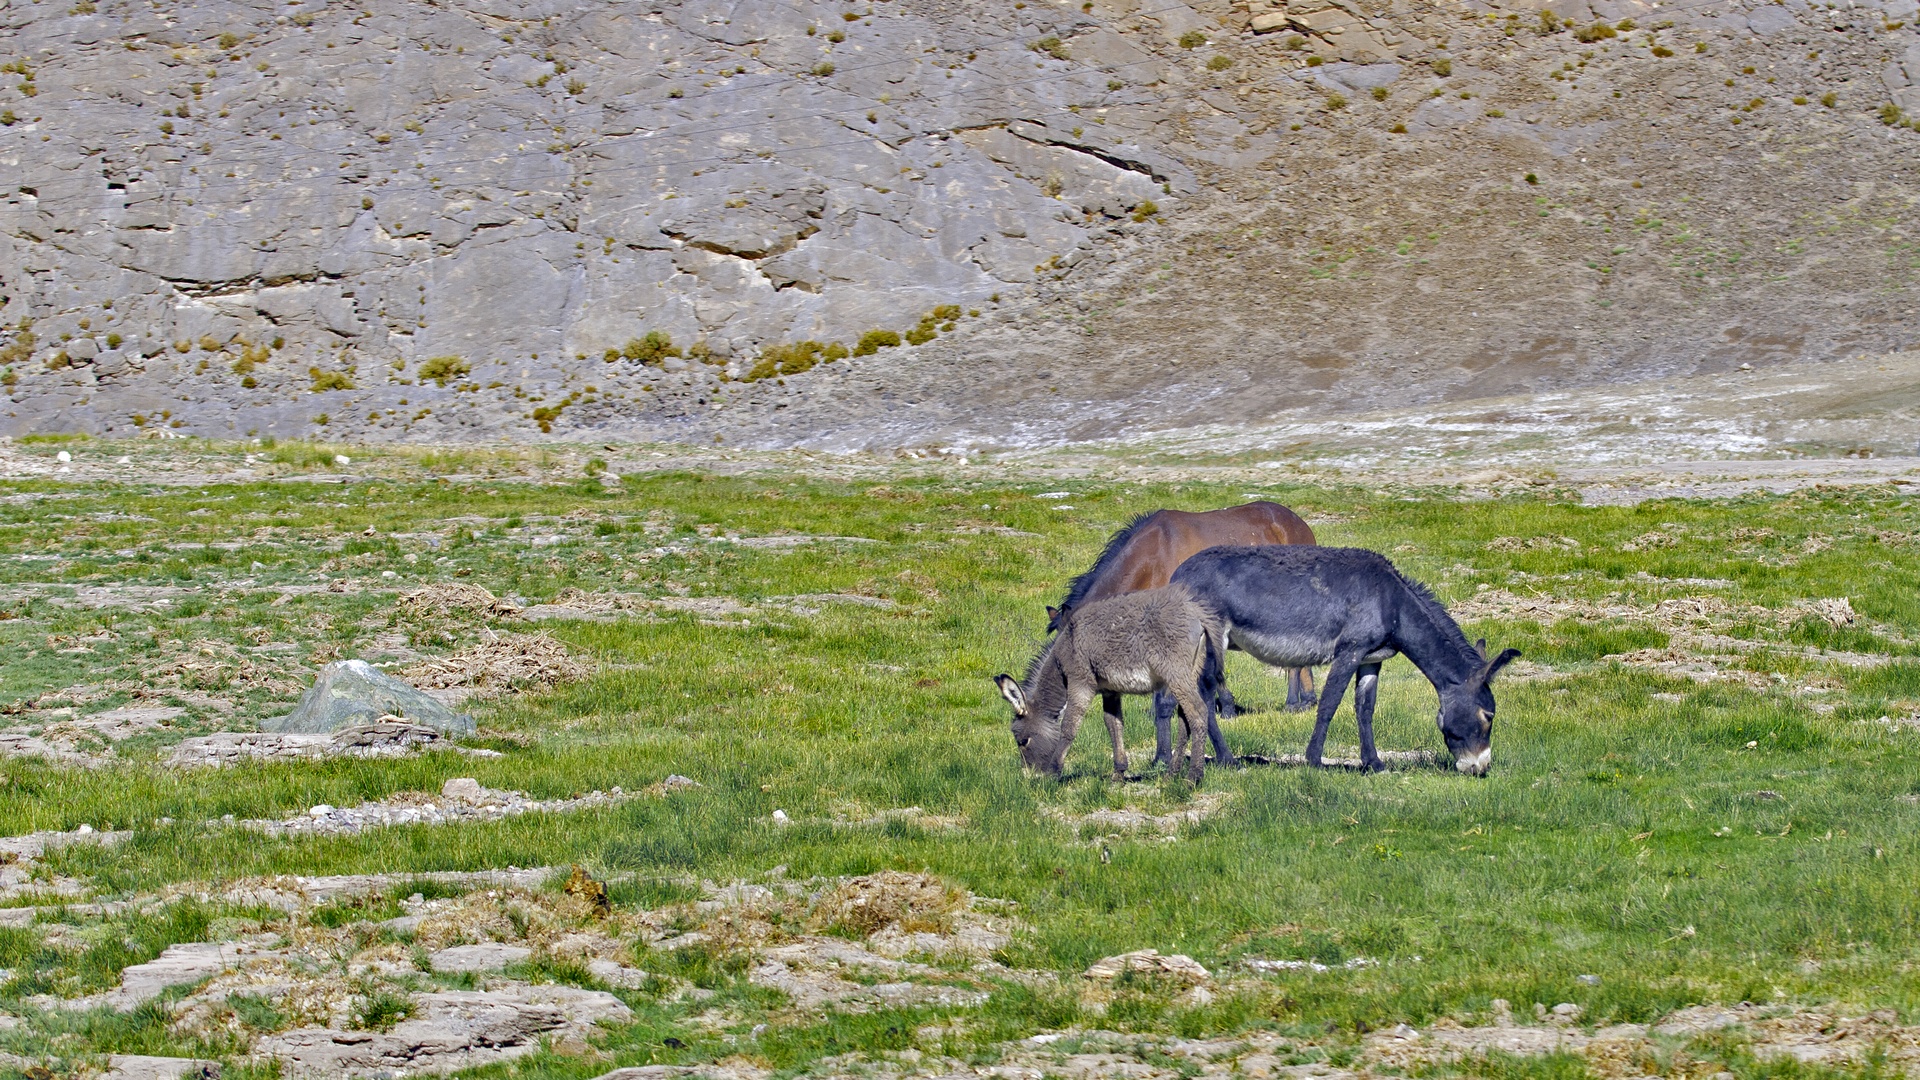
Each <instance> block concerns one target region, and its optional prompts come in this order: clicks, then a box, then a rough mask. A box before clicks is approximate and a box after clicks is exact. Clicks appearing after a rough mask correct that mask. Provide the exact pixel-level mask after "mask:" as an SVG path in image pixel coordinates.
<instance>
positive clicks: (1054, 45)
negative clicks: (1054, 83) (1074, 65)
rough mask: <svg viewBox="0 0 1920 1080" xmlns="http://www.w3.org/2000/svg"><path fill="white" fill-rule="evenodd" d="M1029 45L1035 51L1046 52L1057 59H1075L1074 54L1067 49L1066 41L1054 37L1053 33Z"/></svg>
mask: <svg viewBox="0 0 1920 1080" xmlns="http://www.w3.org/2000/svg"><path fill="white" fill-rule="evenodd" d="M1027 47H1028V48H1030V49H1032V50H1033V51H1034V52H1037V53H1045V54H1047V55H1048V56H1051V57H1053V58H1054V59H1055V60H1071V59H1073V55H1072V54H1071V53H1069V52H1068V51H1067V46H1066V43H1065V42H1062V41H1061V40H1060V39H1059V38H1057V37H1054V36H1053V35H1051V34H1049V35H1047V36H1046V37H1043V38H1041V39H1040V40H1039V41H1036V42H1034V43H1033V44H1032V45H1029V46H1027Z"/></svg>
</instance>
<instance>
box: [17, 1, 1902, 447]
mask: <svg viewBox="0 0 1920 1080" xmlns="http://www.w3.org/2000/svg"><path fill="white" fill-rule="evenodd" d="M68 3H69V0H41V2H35V0H0V62H4V63H5V64H6V70H7V72H8V73H9V74H8V75H7V76H6V79H5V82H4V84H3V85H0V125H4V126H0V190H4V197H5V198H6V204H5V205H4V206H0V317H3V318H4V320H5V323H6V326H7V328H8V330H7V336H6V337H5V339H4V342H3V343H0V350H3V351H4V357H3V359H4V360H5V361H6V362H7V363H8V365H9V366H8V368H7V370H6V373H5V374H4V375H0V381H4V382H5V383H6V385H7V389H9V390H10V392H11V394H10V398H11V400H10V401H8V402H5V403H4V409H0V412H3V413H4V415H3V416H0V421H3V423H0V431H11V432H13V433H16V434H17V433H22V432H28V431H38V430H55V429H59V430H68V429H82V430H93V431H111V432H114V433H125V432H127V431H130V430H132V429H133V428H144V429H146V430H150V431H163V432H169V433H178V434H197V435H208V436H215V437H231V436H240V435H247V434H257V435H268V434H272V435H281V436H285V435H316V434H325V435H327V436H329V437H334V438H373V439H382V438H422V439H479V438H491V437H499V436H505V437H513V438H525V439H533V438H542V437H569V438H613V437H621V438H630V437H649V438H670V439H685V440H697V441H701V442H708V441H713V440H724V441H726V442H729V443H747V444H766V445H772V444H791V443H800V444H808V445H822V446H831V447H836V448H853V447H879V446H890V447H911V446H932V447H941V446H963V447H964V446H972V445H976V444H981V445H987V444H1001V445H1004V444H1013V443H1023V442H1044V441H1054V440H1059V439H1063V438H1092V437H1101V436H1106V435H1114V434H1120V433H1123V432H1126V431H1130V430H1139V429H1141V428H1168V427H1184V426H1192V425H1195V424H1206V423H1228V424H1238V423H1245V422H1249V421H1272V420H1274V419H1276V418H1284V417H1286V416H1288V415H1293V414H1295V413H1303V412H1310V413H1314V414H1320V413H1324V412H1326V411H1328V410H1343V409H1353V408H1360V407H1377V406H1379V405H1381V404H1382V403H1389V402H1390V403H1395V404H1405V403H1409V402H1420V401H1444V400H1447V399H1458V398H1471V397H1480V396H1488V395H1493V394H1500V393H1512V392H1516V391H1532V392H1540V391H1546V390H1551V389H1554V388H1558V387H1564V386H1574V385H1581V384H1591V383H1595V382H1604V381H1610V380H1619V379H1624V378H1636V379H1645V378H1648V377H1657V376H1660V375H1664V374H1686V375H1699V374H1703V373H1711V372H1713V371H1717V370H1730V369H1733V368H1737V367H1739V366H1740V365H1742V364H1746V365H1752V366H1756V367H1763V366H1768V365H1776V364H1783V363H1806V362H1818V361H1823V360H1828V359H1833V358H1838V357H1843V356H1853V355H1856V354H1859V353H1861V352H1877V351H1885V350H1890V349H1897V348H1902V347H1904V346H1906V345H1908V344H1910V343H1911V342H1912V341H1913V339H1914V337H1915V336H1916V335H1915V327H1916V326H1920V319H1917V317H1916V311H1915V304H1914V299H1915V292H1914V284H1915V275H1916V274H1917V273H1920V235H1916V228H1915V225H1914V211H1915V199H1916V196H1917V195H1920V175H1917V173H1920V160H1917V159H1916V151H1920V132H1916V131H1915V130H1913V128H1912V126H1911V125H1910V123H1909V117H1908V115H1907V113H1906V111H1905V110H1907V109H1909V108H1911V109H1913V110H1914V111H1915V112H1916V113H1920V88H1916V87H1914V86H1911V85H1910V82H1912V81H1920V35H1917V34H1916V32H1915V30H1914V28H1913V26H1912V25H1911V20H1913V19H1914V17H1915V14H1916V10H1915V9H1916V0H1871V2H1864V3H1849V4H1842V5H1825V6H1814V5H1809V4H1807V3H1806V2H1804V0H1786V2H1783V3H1748V2H1745V0H1711V2H1707V3H1701V2H1687V0H1679V2H1672V3H1653V2H1650V0H1649V2H1642V0H1554V2H1553V4H1552V5H1551V6H1549V7H1547V8H1545V9H1540V8H1538V7H1537V5H1536V4H1532V3H1528V2H1525V0H1522V2H1520V3H1517V4H1513V5H1510V6H1489V5H1487V4H1484V3H1480V2H1477V0H1476V2H1470V3H1466V4H1459V3H1455V2H1452V0H1447V2H1444V3H1439V4H1434V3H1428V2H1424V0H1294V2H1291V3H1288V2H1285V0H1251V2H1249V0H1231V2H1228V0H1196V2H1194V3H1192V4H1191V5H1188V4H1180V3H1172V2H1169V0H1092V2H1088V3H1084V4H1071V5H1070V4H1058V3H1052V2H1049V0H1038V2H1035V3H1027V2H1023V0H1007V2H999V0H995V2H991V3H972V4H960V3H953V2H943V0H870V2H869V0H860V2H855V3H814V2H807V0H799V2H790V3H776V2H773V0H738V2H732V3H728V2H721V0H712V2H699V0H689V2H682V3H675V2H672V0H652V2H614V3H600V2H596V3H591V4H586V3H567V2H562V0H551V2H539V0H528V2H523V3H510V2H507V0H470V2H459V3H456V2H441V3H432V2H428V3H399V2H393V0H368V2H365V3H360V2H356V3H343V2H325V0H296V2H291V3H284V4H272V3H267V2H265V0H261V2H256V3H240V2H212V3H193V4H186V3H179V4H168V3H165V2H157V3H150V2H142V3H134V2H132V0H79V2H78V3H74V4H72V6H68Z"/></svg>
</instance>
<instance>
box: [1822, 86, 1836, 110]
mask: <svg viewBox="0 0 1920 1080" xmlns="http://www.w3.org/2000/svg"><path fill="white" fill-rule="evenodd" d="M1820 104H1822V105H1825V106H1826V107H1827V108H1829V109H1831V108H1833V107H1834V106H1836V105H1839V104H1840V95H1839V94H1836V93H1834V92H1833V91H1831V90H1829V91H1827V92H1826V93H1824V94H1821V95H1820Z"/></svg>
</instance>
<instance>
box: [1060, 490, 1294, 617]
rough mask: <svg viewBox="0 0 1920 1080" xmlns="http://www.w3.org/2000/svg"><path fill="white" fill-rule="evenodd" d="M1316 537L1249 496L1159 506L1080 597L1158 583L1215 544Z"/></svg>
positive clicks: (1286, 513) (1088, 599)
mask: <svg viewBox="0 0 1920 1080" xmlns="http://www.w3.org/2000/svg"><path fill="white" fill-rule="evenodd" d="M1312 543H1314V538H1313V529H1312V528H1311V527H1310V526H1308V525H1307V523H1306V522H1305V521H1303V520H1302V519H1301V517H1300V515H1299V514H1296V513H1294V512H1293V511H1292V510H1289V509H1287V508H1286V507H1284V506H1281V505H1280V504H1279V503H1272V502H1265V501H1261V502H1250V503H1246V504H1244V505H1242V506H1229V507H1226V508H1225V509H1221V510H1204V511H1200V512H1198V513H1194V512H1190V511H1186V510H1158V511H1155V512H1154V513H1153V514H1150V515H1148V517H1147V518H1146V520H1144V521H1141V522H1140V523H1139V524H1138V525H1136V526H1135V527H1134V528H1133V530H1132V532H1131V535H1129V536H1128V538H1127V541H1126V546H1125V547H1124V548H1122V549H1121V550H1120V551H1119V552H1117V553H1115V558H1114V561H1113V562H1112V564H1110V565H1109V567H1108V569H1107V571H1106V572H1105V573H1103V574H1102V575H1101V576H1100V579H1099V580H1098V581H1096V582H1094V584H1093V587H1092V588H1091V589H1090V590H1088V592H1087V594H1086V595H1085V596H1084V597H1082V598H1081V600H1080V603H1082V604H1090V603H1092V602H1093V601H1095V600H1101V599H1105V598H1107V597H1110V596H1120V595H1123V594H1126V593H1131V592H1141V591H1144V590H1146V589H1158V588H1160V587H1161V586H1163V585H1165V584H1166V583H1167V582H1168V581H1169V580H1170V579H1171V578H1172V577H1173V572H1174V571H1175V570H1177V569H1179V568H1180V564H1181V563H1183V562H1186V561H1187V559H1188V558H1190V557H1191V556H1193V555H1197V554H1199V553H1200V552H1202V551H1205V550H1206V549H1207V548H1210V547H1220V546H1222V545H1236V546H1239V545H1255V544H1309V545H1310V544H1312Z"/></svg>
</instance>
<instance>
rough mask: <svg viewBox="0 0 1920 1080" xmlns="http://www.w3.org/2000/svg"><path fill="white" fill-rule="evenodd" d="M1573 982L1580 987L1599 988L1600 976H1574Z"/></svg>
mask: <svg viewBox="0 0 1920 1080" xmlns="http://www.w3.org/2000/svg"><path fill="white" fill-rule="evenodd" d="M1573 981H1574V982H1577V983H1579V984H1580V985H1582V986H1599V985H1600V976H1598V975H1575V976H1574V977H1573Z"/></svg>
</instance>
